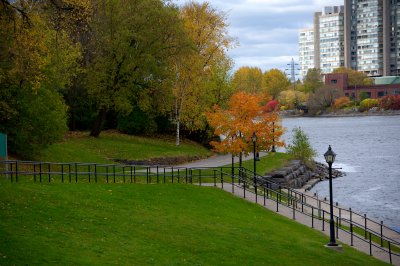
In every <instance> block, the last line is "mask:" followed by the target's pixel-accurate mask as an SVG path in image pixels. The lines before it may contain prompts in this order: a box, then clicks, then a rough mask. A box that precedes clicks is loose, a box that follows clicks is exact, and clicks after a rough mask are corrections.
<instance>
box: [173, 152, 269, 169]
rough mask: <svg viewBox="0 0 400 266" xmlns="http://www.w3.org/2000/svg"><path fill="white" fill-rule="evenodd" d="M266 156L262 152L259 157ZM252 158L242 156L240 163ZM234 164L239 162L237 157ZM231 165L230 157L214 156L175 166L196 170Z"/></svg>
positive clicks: (251, 156)
mask: <svg viewBox="0 0 400 266" xmlns="http://www.w3.org/2000/svg"><path fill="white" fill-rule="evenodd" d="M265 155H267V154H266V153H264V152H260V157H263V156H265ZM253 158H254V155H253V153H250V154H249V156H243V158H242V161H248V160H252V159H253ZM234 160H235V163H237V162H239V157H238V156H235V157H234ZM229 164H232V155H230V154H226V155H215V156H212V157H210V158H207V159H203V160H198V161H193V162H190V163H185V164H180V165H176V166H177V167H186V168H196V167H220V166H224V165H229Z"/></svg>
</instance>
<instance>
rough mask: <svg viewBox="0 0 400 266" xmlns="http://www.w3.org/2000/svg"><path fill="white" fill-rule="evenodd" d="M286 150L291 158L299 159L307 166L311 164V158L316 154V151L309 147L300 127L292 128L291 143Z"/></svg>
mask: <svg viewBox="0 0 400 266" xmlns="http://www.w3.org/2000/svg"><path fill="white" fill-rule="evenodd" d="M286 150H287V152H288V153H289V154H291V155H292V156H293V158H295V159H298V160H301V161H302V162H303V163H305V164H306V165H308V166H311V165H312V162H313V159H314V157H315V156H316V155H317V152H316V151H315V150H314V149H313V148H312V147H311V144H310V141H309V140H308V136H307V134H306V133H304V131H303V130H301V128H300V127H296V128H294V129H293V140H292V144H289V145H288V147H287V148H286Z"/></svg>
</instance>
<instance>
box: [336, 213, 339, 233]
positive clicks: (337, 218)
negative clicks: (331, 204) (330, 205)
mask: <svg viewBox="0 0 400 266" xmlns="http://www.w3.org/2000/svg"><path fill="white" fill-rule="evenodd" d="M336 238H337V239H339V217H337V216H336Z"/></svg>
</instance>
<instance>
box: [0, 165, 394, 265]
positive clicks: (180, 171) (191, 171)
mask: <svg viewBox="0 0 400 266" xmlns="http://www.w3.org/2000/svg"><path fill="white" fill-rule="evenodd" d="M0 177H3V178H4V177H5V178H6V179H9V181H10V182H21V183H22V182H59V183H92V182H94V183H100V182H102V183H145V184H150V183H185V184H199V185H202V184H205V183H207V184H212V185H213V186H217V184H218V186H219V187H221V188H224V186H230V190H231V192H232V193H234V192H235V188H236V189H240V190H241V191H243V197H244V198H246V197H247V195H251V194H253V195H254V194H255V201H256V202H257V201H258V200H259V197H260V198H261V200H262V201H263V202H260V203H262V204H263V205H264V206H265V205H266V201H267V200H270V201H272V202H275V203H276V211H277V212H279V208H280V207H282V206H284V207H286V208H289V209H290V210H291V211H292V218H293V219H294V220H295V219H296V215H297V213H301V214H303V215H306V216H308V217H309V218H310V223H311V227H312V228H314V227H315V224H316V222H319V223H320V224H321V226H322V228H321V230H322V231H324V230H325V226H326V225H325V223H329V222H327V218H328V217H329V214H330V213H329V211H328V210H329V208H328V207H329V203H328V202H327V201H326V200H321V199H319V198H318V197H317V196H316V195H314V196H310V195H308V194H305V193H301V192H299V191H297V190H295V189H291V188H287V187H282V186H280V185H279V184H276V183H274V182H272V181H269V180H265V179H264V178H263V177H261V176H258V175H256V174H254V172H252V171H250V170H248V169H245V168H238V167H235V168H231V167H214V168H207V167H199V168H185V167H174V166H144V165H140V166H139V165H121V164H97V163H78V162H73V163H53V162H33V161H17V160H8V161H0ZM254 181H256V182H254ZM225 188H226V187H225ZM249 193H250V194H249ZM333 212H334V219H335V220H336V234H337V236H338V232H339V230H340V231H341V232H343V233H345V234H349V235H350V238H351V243H350V244H351V245H353V240H354V239H357V240H359V241H363V242H365V243H367V244H368V245H369V247H370V255H372V247H375V248H376V249H378V250H380V251H383V252H386V253H387V254H388V261H389V262H390V263H392V257H393V256H397V257H400V253H399V252H398V251H399V250H400V243H399V242H398V241H397V240H395V239H393V238H392V237H390V235H399V233H398V232H396V231H394V230H393V229H391V228H390V227H388V226H385V225H383V222H380V223H378V222H376V221H374V220H372V219H369V218H367V216H366V215H365V214H364V215H361V214H359V213H357V212H354V211H352V210H351V209H345V208H341V207H339V206H335V208H334V211H333Z"/></svg>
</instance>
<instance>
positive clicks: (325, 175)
mask: <svg viewBox="0 0 400 266" xmlns="http://www.w3.org/2000/svg"><path fill="white" fill-rule="evenodd" d="M344 175H345V173H344V172H341V171H338V170H336V169H332V177H333V178H336V177H341V176H344ZM326 179H329V169H328V166H326V165H324V164H322V163H319V162H314V163H313V164H312V166H311V167H310V166H307V165H305V164H303V163H302V162H301V161H298V160H292V161H290V162H289V164H288V165H287V166H285V167H283V168H281V169H279V170H276V171H273V172H271V173H269V174H268V175H265V176H263V177H261V178H260V182H261V183H262V182H263V181H264V182H268V181H269V182H273V183H275V184H277V186H281V187H290V188H296V189H300V188H302V189H304V190H305V191H308V190H310V189H311V188H312V187H313V186H314V185H315V184H317V183H318V182H320V181H323V180H326Z"/></svg>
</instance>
